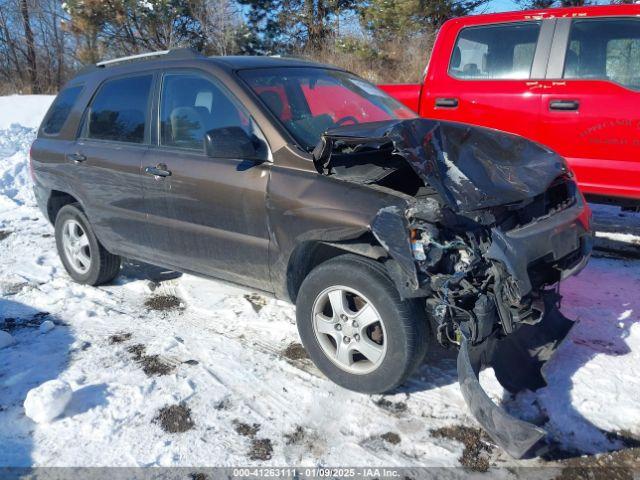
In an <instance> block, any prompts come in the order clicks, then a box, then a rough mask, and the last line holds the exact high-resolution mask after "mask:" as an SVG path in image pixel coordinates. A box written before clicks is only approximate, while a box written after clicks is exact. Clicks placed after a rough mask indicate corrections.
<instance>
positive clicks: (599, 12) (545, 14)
mask: <svg viewBox="0 0 640 480" xmlns="http://www.w3.org/2000/svg"><path fill="white" fill-rule="evenodd" d="M628 16H630V17H637V18H640V5H639V4H625V5H592V6H583V7H567V8H546V9H538V10H519V11H513V12H500V13H484V14H480V15H470V16H466V17H456V18H453V19H451V20H449V21H448V22H447V23H451V24H457V25H481V24H488V23H499V22H516V21H524V20H544V19H560V18H575V19H580V18H594V17H595V18H597V17H628Z"/></svg>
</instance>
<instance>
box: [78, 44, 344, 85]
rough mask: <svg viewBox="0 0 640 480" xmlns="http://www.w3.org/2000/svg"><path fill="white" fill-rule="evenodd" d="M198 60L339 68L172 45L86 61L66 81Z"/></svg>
mask: <svg viewBox="0 0 640 480" xmlns="http://www.w3.org/2000/svg"><path fill="white" fill-rule="evenodd" d="M198 63H208V64H213V65H215V66H216V67H218V68H219V69H221V70H226V71H229V72H232V71H238V70H250V69H259V68H287V67H288V68H291V67H298V68H300V67H306V68H309V67H311V68H328V69H332V70H341V69H340V68H338V67H335V66H332V65H326V64H322V63H318V62H313V61H310V60H304V59H301V58H292V57H279V56H258V55H235V56H233V55H231V56H213V57H206V56H204V55H202V54H200V53H198V52H196V51H193V50H190V49H175V50H170V51H169V50H167V51H162V52H152V53H147V54H142V55H137V56H132V57H122V58H116V59H113V60H107V61H104V62H100V63H98V64H95V65H89V66H87V67H85V68H83V69H82V70H80V71H79V72H78V73H77V74H76V75H75V77H74V78H73V79H71V80H70V82H69V84H74V83H79V82H82V81H84V80H86V79H87V77H91V76H93V75H96V74H97V75H98V76H100V77H103V78H104V77H105V76H107V77H108V76H112V75H113V76H116V75H120V74H123V73H135V72H137V71H141V70H147V69H149V68H151V69H162V68H166V67H169V66H172V67H175V66H182V65H189V66H193V65H194V64H198Z"/></svg>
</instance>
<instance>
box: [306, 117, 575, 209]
mask: <svg viewBox="0 0 640 480" xmlns="http://www.w3.org/2000/svg"><path fill="white" fill-rule="evenodd" d="M336 152H339V153H338V154H337V155H336ZM313 156H314V160H315V162H316V166H317V167H318V168H319V170H322V171H325V172H327V173H333V172H332V170H333V169H335V170H336V171H338V172H339V171H340V170H342V171H343V172H344V173H345V176H347V177H349V176H351V177H354V176H355V178H356V179H357V181H361V182H363V183H367V181H368V182H369V183H373V182H375V181H376V180H377V179H379V178H381V177H382V176H384V174H385V172H386V171H387V170H389V169H392V168H394V164H396V165H397V162H398V157H400V158H401V159H403V160H404V161H406V162H407V163H408V164H409V165H410V166H411V168H412V169H413V170H414V171H415V173H416V174H417V175H418V176H419V177H420V178H421V179H422V181H424V182H425V183H426V184H428V185H430V186H431V187H432V188H434V189H435V190H436V191H437V192H438V193H439V194H440V196H441V197H442V199H443V200H444V201H445V202H447V204H448V205H449V206H450V207H451V208H452V209H453V210H454V211H462V212H469V211H473V210H478V209H483V208H489V207H495V206H499V205H507V204H512V203H518V202H521V201H523V200H526V199H529V198H531V197H534V196H536V195H539V194H541V193H543V192H544V191H545V190H547V188H548V187H549V185H550V184H551V183H552V182H553V181H554V180H555V179H556V178H557V177H558V176H560V175H563V174H566V173H567V172H568V168H567V166H566V163H565V161H564V159H563V158H562V157H560V156H559V155H557V154H556V153H554V152H553V151H551V150H549V149H547V148H545V147H543V146H541V145H539V144H537V143H534V142H532V141H530V140H527V139H525V138H523V137H520V136H517V135H512V134H509V133H505V132H501V131H498V130H492V129H488V128H483V127H476V126H471V125H465V124H461V123H453V122H442V121H436V120H429V119H410V120H392V121H385V122H374V123H366V124H358V125H349V126H345V127H339V128H334V129H330V130H328V131H327V132H326V133H325V134H324V135H323V137H322V139H321V140H320V142H319V143H318V145H317V146H316V148H315V149H314V151H313ZM338 175H339V174H338ZM339 176H340V175H339Z"/></svg>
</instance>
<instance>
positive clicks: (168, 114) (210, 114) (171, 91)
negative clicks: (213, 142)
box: [160, 73, 254, 152]
mask: <svg viewBox="0 0 640 480" xmlns="http://www.w3.org/2000/svg"><path fill="white" fill-rule="evenodd" d="M232 127H235V128H234V129H237V128H239V129H241V130H243V131H245V132H246V133H247V136H251V135H253V133H254V128H253V125H252V121H251V118H250V117H249V115H248V114H247V113H246V112H245V111H244V110H243V109H242V108H240V107H239V105H238V104H237V102H236V101H235V100H233V99H232V98H231V97H230V95H229V94H228V93H227V92H226V91H224V90H223V89H222V87H220V86H219V85H218V84H217V83H216V82H214V81H212V80H210V79H208V78H205V77H204V76H201V75H198V74H195V73H168V74H166V75H164V78H163V82H162V95H161V100H160V144H161V145H164V146H170V147H178V148H185V149H190V150H197V151H200V152H203V151H204V138H205V135H206V134H207V133H209V132H212V131H213V132H214V133H215V132H220V131H224V130H221V129H228V128H232Z"/></svg>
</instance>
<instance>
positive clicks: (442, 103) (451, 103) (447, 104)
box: [436, 98, 458, 108]
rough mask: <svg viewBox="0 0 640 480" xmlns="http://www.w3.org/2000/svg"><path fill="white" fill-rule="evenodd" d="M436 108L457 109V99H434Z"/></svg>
mask: <svg viewBox="0 0 640 480" xmlns="http://www.w3.org/2000/svg"><path fill="white" fill-rule="evenodd" d="M436 107H441V108H457V107H458V99H457V98H436Z"/></svg>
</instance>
